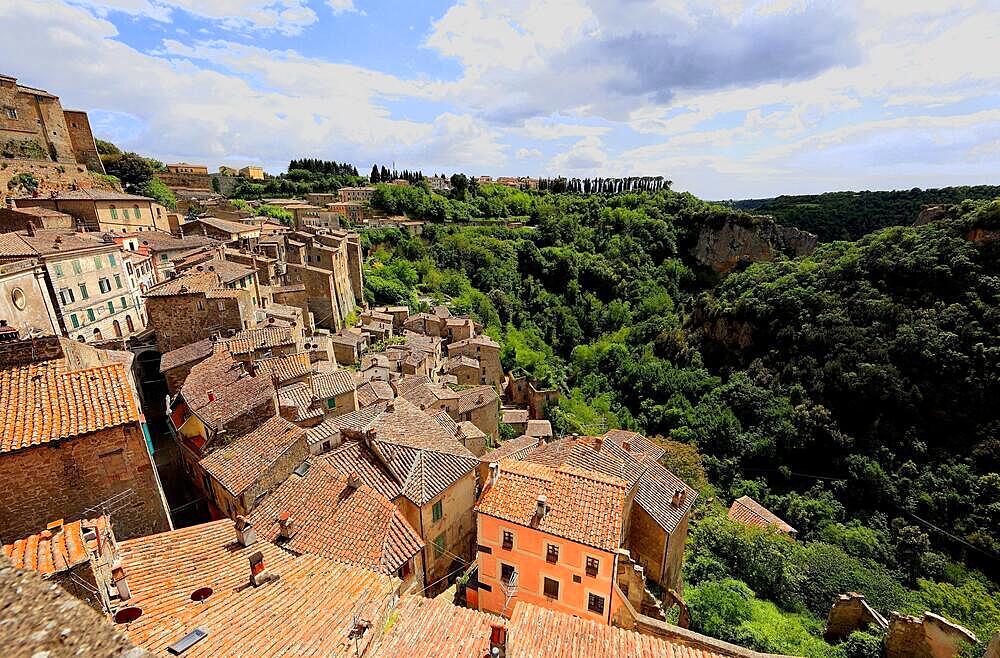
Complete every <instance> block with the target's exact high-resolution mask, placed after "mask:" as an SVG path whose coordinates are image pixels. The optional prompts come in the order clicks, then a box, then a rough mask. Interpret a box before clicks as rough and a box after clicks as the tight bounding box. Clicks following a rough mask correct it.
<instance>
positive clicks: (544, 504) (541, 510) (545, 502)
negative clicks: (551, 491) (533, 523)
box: [535, 494, 549, 520]
mask: <svg viewBox="0 0 1000 658" xmlns="http://www.w3.org/2000/svg"><path fill="white" fill-rule="evenodd" d="M548 511H549V499H548V498H547V497H546V496H545V494H538V501H537V502H536V503H535V516H537V517H538V519H539V520H542V519H544V518H545V515H546V514H547V513H548Z"/></svg>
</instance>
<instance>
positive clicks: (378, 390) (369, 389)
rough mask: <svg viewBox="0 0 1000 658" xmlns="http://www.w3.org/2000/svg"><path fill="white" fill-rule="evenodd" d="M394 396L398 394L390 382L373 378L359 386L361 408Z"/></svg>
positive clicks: (359, 404) (359, 405)
mask: <svg viewBox="0 0 1000 658" xmlns="http://www.w3.org/2000/svg"><path fill="white" fill-rule="evenodd" d="M394 397H396V394H395V393H394V392H393V390H392V386H390V385H389V382H383V381H381V380H378V379H373V380H372V381H370V382H366V383H364V384H362V385H361V386H359V387H358V407H359V408H361V409H363V408H365V407H370V406H371V405H373V404H375V403H377V402H382V401H385V400H391V399H393V398H394Z"/></svg>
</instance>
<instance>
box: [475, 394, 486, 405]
mask: <svg viewBox="0 0 1000 658" xmlns="http://www.w3.org/2000/svg"><path fill="white" fill-rule="evenodd" d="M485 399H486V396H484V395H483V394H482V393H480V394H479V397H478V398H476V404H482V403H483V400H485Z"/></svg>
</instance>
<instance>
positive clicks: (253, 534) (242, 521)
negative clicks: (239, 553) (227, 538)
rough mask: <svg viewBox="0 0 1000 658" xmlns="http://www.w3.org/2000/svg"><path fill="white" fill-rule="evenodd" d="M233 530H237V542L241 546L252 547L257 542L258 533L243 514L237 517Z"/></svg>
mask: <svg viewBox="0 0 1000 658" xmlns="http://www.w3.org/2000/svg"><path fill="white" fill-rule="evenodd" d="M233 528H234V529H235V530H236V541H237V542H238V543H239V545H240V546H252V545H253V544H254V542H256V541H257V531H256V530H254V529H253V526H252V525H251V524H250V521H248V520H247V517H245V516H243V515H242V514H240V515H239V516H237V517H236V522H235V523H233Z"/></svg>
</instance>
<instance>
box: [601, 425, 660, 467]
mask: <svg viewBox="0 0 1000 658" xmlns="http://www.w3.org/2000/svg"><path fill="white" fill-rule="evenodd" d="M604 438H605V439H607V440H610V441H611V442H612V443H614V444H615V445H616V446H618V447H619V448H621V447H622V446H623V445H624V444H625V443H628V444H629V450H628V452H631V453H637V454H638V453H641V454H644V455H646V456H648V457H649V458H650V459H653V460H658V459H659V458H660V457H662V456H663V453H664V452H666V451H665V450H664V449H663V448H662V447H661V446H659V445H657V444H656V443H655V442H653V441H650V440H649V439H647V438H646V437H644V436H643V435H642V434H639V433H638V432H630V431H628V430H609V431H608V432H606V433H605V434H604Z"/></svg>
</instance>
